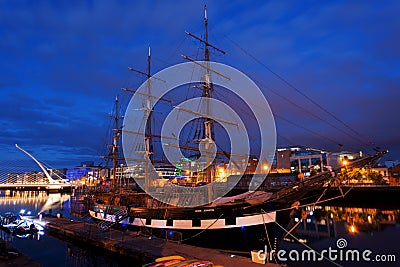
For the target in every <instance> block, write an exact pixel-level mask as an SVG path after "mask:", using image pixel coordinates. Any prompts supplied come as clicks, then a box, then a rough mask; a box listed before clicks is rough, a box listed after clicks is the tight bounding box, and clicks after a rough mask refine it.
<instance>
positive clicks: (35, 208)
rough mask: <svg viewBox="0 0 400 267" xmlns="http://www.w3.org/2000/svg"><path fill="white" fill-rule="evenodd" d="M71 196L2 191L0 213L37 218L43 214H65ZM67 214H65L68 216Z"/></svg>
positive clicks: (38, 192) (43, 192)
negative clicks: (36, 216)
mask: <svg viewBox="0 0 400 267" xmlns="http://www.w3.org/2000/svg"><path fill="white" fill-rule="evenodd" d="M69 199H70V195H69V194H61V193H47V192H46V191H13V190H5V191H0V213H1V214H3V213H5V212H13V213H15V214H19V213H20V212H21V211H22V212H23V214H24V215H32V216H35V215H37V214H39V213H41V212H44V213H49V212H58V213H62V214H64V213H65V207H66V208H68V205H67V204H68V201H69ZM66 214H67V213H65V215H66Z"/></svg>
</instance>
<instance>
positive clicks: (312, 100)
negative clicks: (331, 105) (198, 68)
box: [224, 35, 373, 147]
mask: <svg viewBox="0 0 400 267" xmlns="http://www.w3.org/2000/svg"><path fill="white" fill-rule="evenodd" d="M224 37H225V38H226V39H227V40H228V41H230V42H231V43H232V44H233V45H235V46H236V47H237V48H239V49H240V50H241V51H242V52H243V53H244V54H245V55H247V56H248V57H250V58H251V59H253V60H254V61H255V62H257V63H258V64H259V65H261V66H262V67H263V68H265V69H266V70H268V71H269V72H270V73H272V74H273V75H274V76H275V77H277V78H278V79H279V80H281V81H282V82H283V83H284V84H286V85H287V86H288V87H290V88H292V89H293V90H295V91H296V92H297V93H298V94H300V95H302V96H303V97H304V98H305V99H307V100H308V101H309V102H311V103H312V104H314V105H315V106H317V107H318V108H319V109H321V110H322V111H323V112H325V113H326V114H328V115H329V116H331V117H332V118H334V119H335V120H336V121H338V122H339V123H340V124H342V125H344V126H345V127H346V128H347V129H348V130H350V131H351V132H352V133H353V134H354V136H355V137H356V138H357V139H359V141H362V140H365V137H364V136H363V135H361V134H360V133H359V132H358V131H356V130H355V129H354V128H352V127H351V126H350V125H348V124H347V123H345V122H344V121H343V120H341V119H340V118H338V117H337V116H336V115H335V114H333V113H332V112H330V111H329V110H327V109H326V108H324V107H323V106H321V105H320V104H319V103H318V102H317V101H315V100H314V99H312V98H311V97H309V96H308V95H306V94H305V93H304V92H303V91H301V90H300V89H299V88H297V87H296V86H294V85H293V84H292V83H290V82H289V81H287V80H286V79H285V78H283V77H282V76H281V75H279V74H278V73H276V72H275V71H273V70H272V69H271V68H270V67H268V66H267V65H266V64H264V63H263V62H261V61H260V60H259V59H258V58H257V57H255V56H254V55H252V54H251V53H250V52H248V51H247V50H245V49H244V48H243V47H242V46H240V45H239V44H238V43H237V42H235V41H234V40H232V39H231V38H229V37H228V36H227V35H224ZM362 143H363V144H365V145H366V146H368V147H370V146H371V145H372V144H373V143H372V142H370V141H369V142H365V141H362Z"/></svg>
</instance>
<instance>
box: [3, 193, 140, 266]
mask: <svg viewBox="0 0 400 267" xmlns="http://www.w3.org/2000/svg"><path fill="white" fill-rule="evenodd" d="M71 199H72V200H73V201H72V200H71ZM84 204H85V203H84V201H83V200H81V199H80V198H77V197H71V196H70V195H69V194H61V193H47V192H45V191H12V190H5V191H0V214H4V213H6V212H12V213H14V214H16V215H17V214H20V213H23V215H31V216H37V215H38V214H39V213H44V214H52V215H57V214H60V215H61V216H63V217H67V218H71V219H75V220H77V219H80V218H79V217H76V216H75V215H81V213H82V210H83V205H84ZM77 211H79V212H77ZM29 213H30V214H29ZM42 234H43V233H35V234H34V235H31V236H29V237H28V238H26V239H22V238H18V237H17V236H14V235H12V234H9V233H6V232H4V231H1V230H0V239H1V240H5V241H7V242H8V243H9V244H11V245H12V246H14V247H16V248H17V249H18V250H20V251H21V252H23V253H24V254H26V255H28V256H29V257H31V258H32V259H34V260H36V261H37V262H39V263H40V264H41V265H42V266H57V265H62V266H75V267H76V266H113V267H114V266H116V267H117V266H141V264H139V263H135V262H133V261H132V259H127V258H125V257H121V256H116V255H114V254H111V253H106V252H104V250H99V249H95V248H88V247H84V246H82V244H73V243H69V242H65V241H61V240H58V239H56V238H53V237H51V236H48V235H46V234H44V235H42ZM127 262H128V263H129V264H127ZM0 265H1V262H0Z"/></svg>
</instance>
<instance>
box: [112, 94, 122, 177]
mask: <svg viewBox="0 0 400 267" xmlns="http://www.w3.org/2000/svg"><path fill="white" fill-rule="evenodd" d="M114 132H115V133H114V137H113V145H112V159H113V168H112V174H111V175H112V177H113V178H114V181H116V179H117V164H118V158H117V153H118V140H119V136H120V134H121V130H120V129H119V115H118V96H116V97H115V117H114ZM121 175H122V172H121ZM121 178H122V177H121Z"/></svg>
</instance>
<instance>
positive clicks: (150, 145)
mask: <svg viewBox="0 0 400 267" xmlns="http://www.w3.org/2000/svg"><path fill="white" fill-rule="evenodd" d="M150 51H151V50H150V45H149V47H148V53H147V72H143V71H140V70H137V69H133V68H130V67H128V69H129V70H130V71H133V72H137V73H139V74H142V75H144V76H146V77H147V94H146V95H147V100H146V112H147V114H146V117H147V118H148V119H147V123H146V133H145V146H146V147H145V153H146V155H147V156H148V158H149V159H150V160H152V159H153V142H152V133H151V115H152V113H153V109H152V106H151V97H152V96H151V82H150V78H151V69H150V62H151V53H150ZM161 81H162V80H161ZM123 89H124V90H125V91H128V92H132V93H136V91H135V90H130V89H127V88H123ZM161 100H164V101H167V100H165V99H161Z"/></svg>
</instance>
